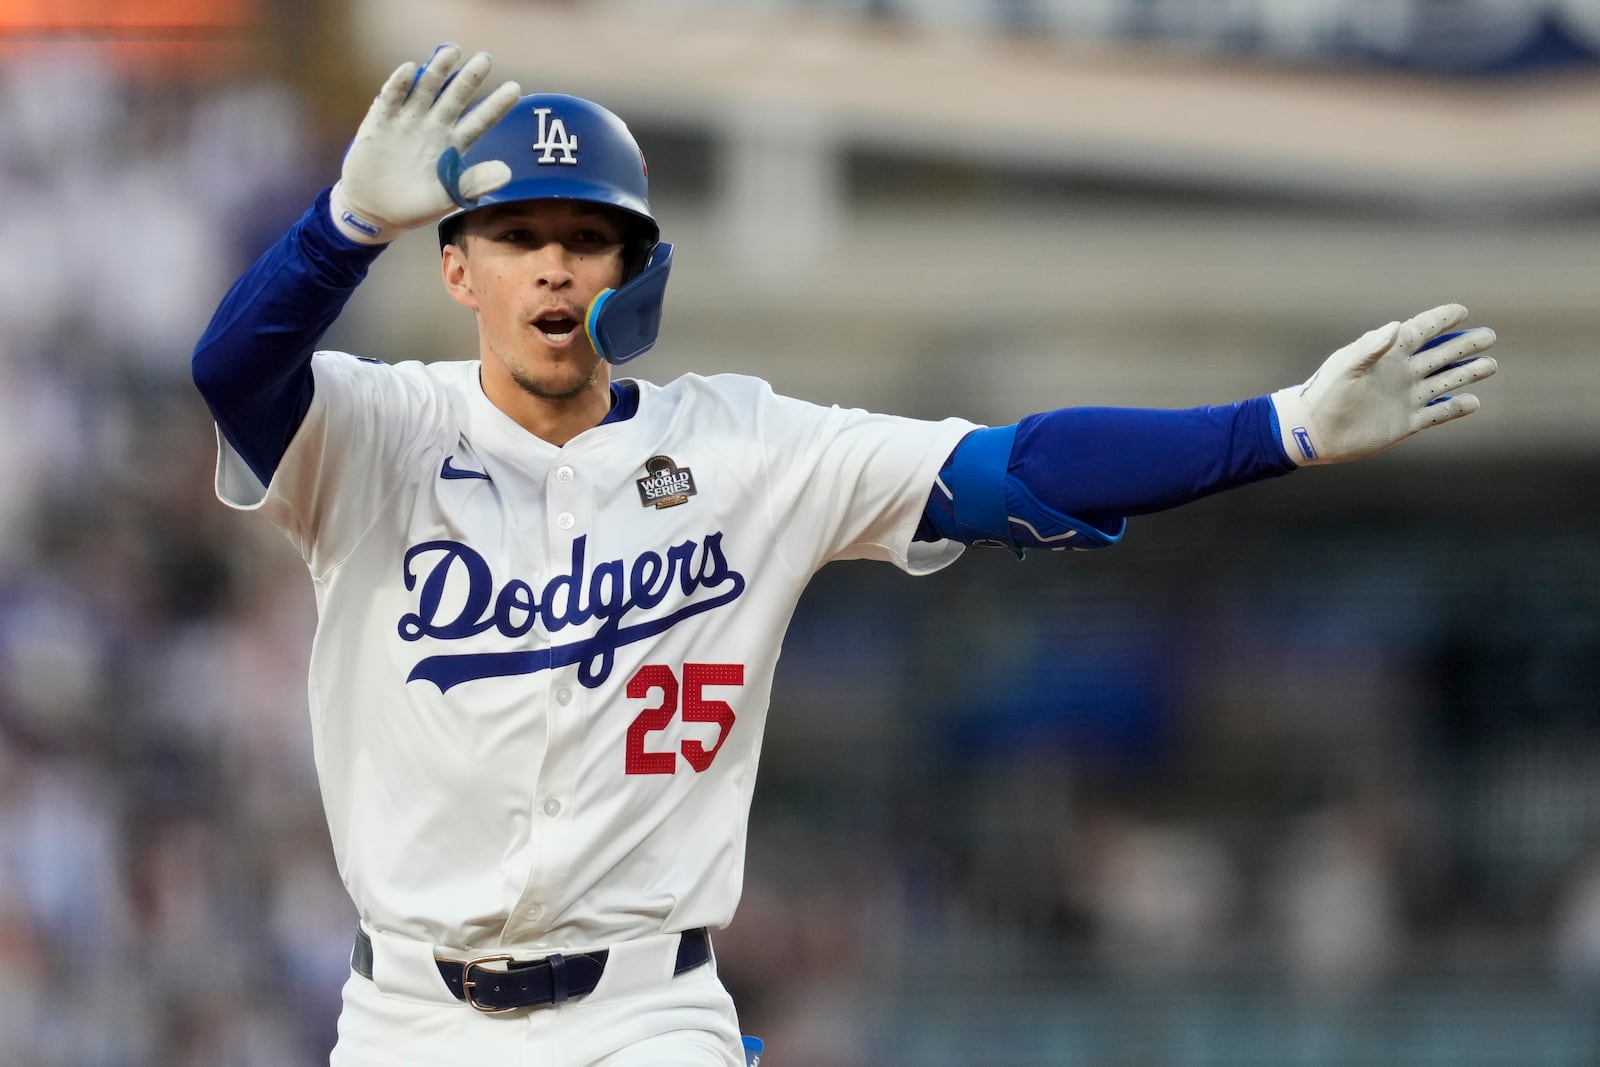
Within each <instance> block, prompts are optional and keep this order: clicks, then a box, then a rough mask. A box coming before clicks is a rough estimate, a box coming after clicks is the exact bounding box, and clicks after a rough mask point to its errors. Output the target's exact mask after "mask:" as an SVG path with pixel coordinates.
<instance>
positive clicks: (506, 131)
mask: <svg viewBox="0 0 1600 1067" xmlns="http://www.w3.org/2000/svg"><path fill="white" fill-rule="evenodd" d="M491 159H498V160H503V161H504V162H505V163H506V165H507V166H509V167H510V168H511V180H510V181H509V182H507V183H506V184H505V185H503V186H501V187H500V188H498V189H496V190H494V191H493V192H490V193H485V194H484V195H483V196H480V197H478V198H477V199H476V200H467V199H465V198H464V197H463V196H462V195H461V190H460V186H459V178H460V175H461V172H462V171H464V170H466V169H467V168H468V167H470V166H472V165H473V164H475V163H481V162H483V161H485V160H491ZM439 180H440V181H441V182H443V183H444V186H445V188H446V189H448V190H449V191H450V196H451V198H452V199H454V200H455V202H456V203H457V204H458V205H460V210H459V211H455V212H453V213H451V214H449V215H446V216H445V217H444V218H443V219H441V220H439V244H440V246H441V247H443V246H444V245H446V244H449V243H450V242H451V241H452V240H453V239H454V237H455V233H456V230H457V228H458V226H459V224H460V220H461V219H462V217H463V216H465V215H466V214H468V213H469V212H472V211H476V210H479V209H480V208H486V207H492V206H494V205H496V204H512V203H519V202H521V201H525V200H578V201H583V202H585V203H590V204H602V205H605V206H607V207H610V208H614V209H616V210H617V211H619V212H621V213H622V215H623V218H624V221H625V223H626V230H627V236H626V238H625V242H624V249H623V279H624V284H623V285H622V287H621V288H619V289H616V290H610V289H608V290H606V291H605V292H604V293H602V294H600V296H599V297H598V298H596V300H595V303H594V305H593V306H591V307H590V309H589V314H588V316H587V323H586V324H587V326H588V329H589V334H590V337H591V339H592V340H593V341H594V344H595V350H596V351H597V352H598V353H599V354H600V355H601V356H602V357H603V358H605V359H607V360H609V361H610V362H612V363H623V362H626V361H627V360H629V359H632V358H633V357H634V356H637V355H641V354H642V353H644V352H645V351H646V350H647V349H649V348H650V346H651V345H653V344H654V343H655V339H656V333H657V331H658V330H659V328H660V324H661V308H662V303H663V302H664V300H665V296H666V293H665V290H666V285H667V272H668V270H669V269H670V267H671V262H672V246H671V245H670V244H666V243H664V242H662V241H661V229H660V227H659V226H657V225H656V220H655V216H654V215H652V214H651V213H650V182H649V170H648V168H647V167H646V165H645V161H644V153H643V152H642V151H640V149H639V143H638V142H637V141H635V140H634V138H633V134H632V133H631V132H630V131H629V130H628V127H627V125H626V124H625V123H623V121H622V120H621V119H620V118H618V117H617V116H616V115H614V114H612V113H611V112H610V111H608V110H606V109H605V108H603V107H601V106H600V105H599V104H596V103H594V102H592V101H589V100H584V99H581V98H579V97H576V96H567V95H565V94H563V93H534V94H531V95H529V96H524V97H523V98H522V99H520V100H518V101H517V102H516V104H515V105H514V106H513V107H512V109H511V110H510V111H509V112H508V113H507V114H506V116H505V117H504V118H502V119H501V120H500V121H499V122H497V123H495V124H494V125H493V126H491V127H490V128H489V129H488V131H487V132H485V133H484V135H483V136H482V137H480V138H479V139H478V140H477V141H476V142H475V143H474V144H473V145H472V146H471V147H469V148H468V149H467V151H466V152H465V153H464V154H458V153H456V152H455V151H454V150H453V149H452V150H450V151H447V152H446V153H445V154H444V156H443V157H442V158H441V159H440V160H439Z"/></svg>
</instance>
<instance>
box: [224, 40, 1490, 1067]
mask: <svg viewBox="0 0 1600 1067" xmlns="http://www.w3.org/2000/svg"><path fill="white" fill-rule="evenodd" d="M489 72H490V60H489V58H488V57H487V56H486V55H484V54H482V53H479V54H477V55H474V56H472V57H470V58H467V59H465V60H463V55H462V53H461V51H460V50H459V49H457V48H455V47H454V46H443V47H441V48H439V49H438V50H437V51H436V52H435V53H434V55H433V56H432V57H431V58H430V59H429V60H428V61H427V62H426V63H425V64H422V65H421V66H420V68H419V67H418V65H416V64H412V63H407V64H405V65H402V66H401V67H400V68H399V69H398V70H396V71H395V72H394V74H393V75H392V76H391V77H390V78H389V79H388V81H387V82H386V83H385V84H384V86H383V88H382V90H381V91H380V92H379V93H378V95H377V98H376V100H375V101H374V102H373V105H372V108H371V110H370V111H369V113H368V114H367V116H366V118H365V120H364V121H363V122H362V124H361V126H360V129H359V130H358V132H357V134H356V137H355V140H354V141H353V143H352V144H351V146H350V149H349V152H348V154H347V155H346V157H345V160H344V163H343V167H342V171H341V174H340V177H339V180H338V181H337V183H336V184H334V185H333V186H332V187H331V188H330V189H329V190H326V191H324V192H323V193H322V194H321V195H320V196H319V197H318V199H317V201H316V203H315V204H313V205H312V207H311V208H310V210H308V211H307V213H306V214H305V216H304V217H303V218H301V219H300V220H299V222H297V223H296V224H295V225H294V226H293V227H292V228H291V229H290V231H289V232H288V233H287V234H286V235H285V236H284V237H283V238H282V239H281V240H280V241H279V242H278V243H277V244H276V245H275V246H274V247H272V248H271V249H269V250H268V251H267V252H266V253H265V254H264V255H263V256H262V258H261V259H260V260H258V261H257V262H256V264H255V265H254V266H252V267H251V268H250V269H249V270H248V271H247V272H246V273H245V275H244V276H243V277H242V278H241V279H240V280H239V281H238V282H237V283H236V284H235V286H234V287H233V289H232V290H231V291H230V292H229V293H228V295H227V296H226V297H225V298H224V300H223V301H222V304H221V306H220V307H219V309H218V310H217V313H216V316H215V318H214V319H213V320H212V322H211V324H210V326H209V327H208V328H207V330H206V332H205V335H204V336H203V337H202V338H201V340H200V342H199V344H198V345H197V347H196V349H195V352H194V357H193V373H194V378H195V381H196V384H197V386H198V387H199V389H200V391H201V393H202V394H203V396H204V397H205V400H206V402H207V404H208V405H209V407H210V410H211V412H212V414H213V416H214V418H215V420H216V423H217V426H218V430H219V453H220V455H219V462H218V467H217V492H218V494H219V496H220V497H221V498H222V499H223V500H224V501H225V502H227V503H228V504H230V505H232V506H234V507H237V508H243V509H247V510H258V511H260V513H261V514H262V515H263V516H265V517H266V518H267V519H268V520H269V521H271V522H272V523H273V524H274V525H276V526H277V527H278V528H279V529H281V530H282V531H283V532H284V534H286V535H287V536H288V537H289V539H290V540H291V541H292V542H293V544H294V545H295V547H296V548H297V549H298V550H299V552H300V553H301V555H302V556H303V557H304V559H305V562H306V565H307V567H308V568H309V570H310V574H311V579H312V582H313V584H314V586H315V591H316V600H317V607H318V614H319V623H318V628H317V633H316V637H315V641H314V645H313V651H312V657H311V668H310V701H311V714H312V727H313V739H314V744H315V752H316V761H317V770H318V773H319V776H320V782H321V788H322V794H323V800H324V804H325V807H326V812H327V818H328V825H329V829H330V831H331V835H332V841H333V847H334V851H335V854H336V858H337V861H338V868H339V872H340V874H341V876H342V878H343V880H344V883H345V885H346V887H347V888H348V889H349V892H350V896H351V898H352V899H353V900H354V902H355V905H356V908H357V910H358V912H359V915H360V929H359V931H358V932H357V934H356V941H355V948H354V951H353V954H352V966H351V977H350V979H349V981H348V983H347V985H346V986H345V989H344V1005H343V1012H342V1015H341V1019H340V1026H339V1039H338V1043H337V1046H336V1047H335V1049H334V1052H333V1057H332V1062H333V1063H334V1064H336V1065H339V1067H360V1065H367V1064H372V1065H378V1064H381V1065H384V1067H395V1065H410V1064H415V1065H419V1067H420V1065H429V1067H437V1065H440V1064H485V1063H490V1064H495V1063H506V1064H510V1063H538V1064H541V1065H572V1067H578V1065H591V1064H603V1065H607V1067H632V1065H644V1064H651V1065H656V1064H683V1065H691V1064H692V1065H706V1067H712V1065H737V1064H739V1063H742V1062H744V1059H745V1055H744V1052H743V1051H742V1049H741V1041H740V1032H739V1024H738V1020H737V1016H736V1014H735V1011H734V1007H733V1004H732V1003H731V1002H730V999H729V997H728V994H727V992H726V991H725V990H724V988H723V986H722V984H721V983H720V982H719V980H718V977H717V972H716V964H715V955H714V952H713V948H712V933H711V931H714V930H715V929H717V928H719V927H722V926H724V925H726V924H727V923H728V922H729V920H730V919H731V917H732V916H733V913H734V907H735V905H736V903H737V901H738V898H739V893H740V886H741V871H742V866H743V859H744V851H745V830H746V821H747V815H748V811H749V806H750V800H751V791H752V788H753V786H754V782H755V774H756V762H757V755H758V753H759V751H760V747H761V738H762V732H763V728H764V725H765V716H766V712H767V701H768V695H769V691H770V689H771V685H772V676H773V669H774V665H775V664H776V662H777V658H778V648H779V642H780V637H781V635H782V634H783V632H784V629H785V627H786V626H787V624H788V621H789V618H790V615H791V613H792V612H793V610H794V608H795V604H796V602H797V600H798V598H799V597H800V594H801V592H802V590H803V589H804V588H805V586H806V583H807V581H808V579H809V578H810V577H811V576H812V575H813V574H814V573H816V571H817V570H818V569H819V568H820V567H822V566H823V564H825V563H827V562H829V561H831V560H837V559H853V558H866V559H879V560H885V561H887V562H890V563H892V564H894V565H895V566H897V567H899V568H901V569H902V570H905V571H907V572H909V573H911V574H927V573H929V572H931V571H934V570H937V569H939V568H941V567H943V566H945V565H947V564H949V563H950V562H952V561H953V560H954V559H955V558H956V557H957V556H959V555H960V554H961V553H962V552H963V551H964V549H965V547H966V546H967V545H973V544H985V545H997V546H1003V547H1005V548H1007V549H1010V550H1012V551H1014V552H1016V553H1018V554H1021V553H1023V552H1025V551H1026V550H1027V549H1030V548H1074V549H1077V548H1098V547H1103V546H1106V545H1110V544H1113V543H1114V542H1116V541H1117V540H1118V539H1119V538H1120V537H1121V535H1122V532H1123V528H1124V525H1125V522H1126V517H1127V516H1130V515H1135V514H1140V513H1146V512H1151V511H1155V510H1159V509H1163V508H1169V507H1173V506H1175V505H1179V504H1182V503H1184V502H1186V501H1189V500H1193V499H1196V498H1198V497H1201V496H1204V495H1206V494H1208V493H1212V492H1216V491H1218V490H1222V489H1226V488H1229V487H1232V486H1238V485H1241V484H1244V483H1247V482H1252V481H1255V480H1258V479H1262V478H1265V477H1269V476H1273V475H1281V474H1285V473H1288V472H1290V471H1293V470H1295V469H1296V468H1298V467H1301V466H1306V465H1310V464H1322V463H1338V462H1343V461H1348V460H1354V459H1358V458H1361V457H1363V456H1368V455H1372V454H1374V453H1376V452H1379V451H1381V450H1383V449H1385V448H1387V447H1389V446H1390V445H1393V444H1395V443H1396V442H1398V441H1400V440H1402V439H1403V438H1406V437H1408V436H1410V435H1412V434H1414V433H1417V432H1419V431H1421V430H1423V429H1426V428H1428V427H1431V426H1436V425H1439V424H1442V423H1445V422H1449V421H1451V420H1453V419H1456V418H1459V417H1461V416H1464V415H1467V414H1470V413H1471V412H1472V411H1474V410H1476V409H1477V406H1478V401H1477V399H1476V398H1475V397H1474V396H1472V395H1470V394H1466V393H1460V392H1458V390H1459V389H1461V388H1462V387H1463V386H1466V385H1468V384H1470V383H1472V382H1476V381H1479V380H1481V379H1483V378H1486V377H1488V376H1489V375H1490V374H1492V373H1494V371H1495V363H1494V361H1493V360H1492V359H1490V358H1489V357H1488V356H1485V355H1484V354H1483V353H1484V351H1485V350H1486V349H1488V348H1489V347H1490V345H1491V344H1493V342H1494V339H1495V337H1494V334H1493V332H1492V331H1490V330H1488V329H1485V328H1481V327H1479V328H1473V329H1458V327H1459V326H1460V325H1461V323H1462V322H1463V320H1464V318H1465V315H1466V309H1464V308H1462V307H1460V306H1457V305H1444V306H1442V307H1438V308H1435V309H1433V310H1431V311H1427V312H1424V313H1422V314H1420V315H1417V316H1416V317H1414V318H1411V319H1409V320H1407V321H1404V322H1390V323H1389V324H1387V325H1385V326H1382V327H1379V328H1378V329H1375V330H1372V331H1371V332H1369V333H1366V334H1364V335H1362V336H1361V337H1359V338H1358V339H1356V340H1355V341H1354V342H1352V343H1351V344H1349V345H1347V346H1345V347H1343V348H1341V349H1339V350H1338V351H1337V352H1335V353H1333V355H1332V356H1330V357H1328V358H1327V360H1326V362H1324V363H1323V364H1322V366H1321V368H1320V369H1319V370H1318V371H1317V372H1316V373H1315V374H1313V375H1312V376H1311V378H1310V380H1308V381H1307V382H1305V383H1304V384H1303V385H1297V386H1294V387H1292V388H1289V389H1284V390H1281V391H1279V392H1276V393H1272V394H1270V395H1268V396H1261V397H1256V398H1253V399H1250V400H1246V401H1243V402H1241V403H1238V404H1233V405H1227V406H1223V407H1207V408H1198V409H1194V410H1188V411H1152V410H1137V409H1104V408H1099V409H1095V408H1067V409H1062V410H1059V411H1050V412H1043V413H1040V414H1037V415H1032V416H1029V417H1028V418H1025V419H1023V420H1022V421H1021V422H1020V423H1018V424H1016V425H1012V426H1004V427H979V426H976V425H974V424H973V423H970V422H967V421H964V420H962V419H955V418H952V419H948V420H945V421H942V422H929V421H915V420H910V419H905V418H898V417H892V416H888V415H881V414H871V413H868V412H864V411H858V410H846V409H841V408H838V407H820V406H816V405H813V404H809V403H803V402H801V401H799V400H794V399H790V398H786V397H783V396H780V395H777V394H776V393H774V392H773V390H772V389H771V388H770V387H769V386H768V385H767V384H766V383H764V382H762V381H760V380H758V379H756V378H752V377H746V376H740V375H718V376H714V377H700V376H696V375H687V376H684V377H682V378H679V379H677V380H676V381H672V382H670V383H667V384H655V383H651V382H648V381H645V380H642V379H637V378H623V377H617V378H613V376H612V371H611V369H612V367H613V366H615V365H618V364H622V363H625V362H627V361H628V360H631V359H633V358H635V357H636V356H638V355H640V354H641V353H643V352H645V351H646V350H648V349H649V348H650V347H651V345H652V344H653V343H654V342H655V339H656V333H657V329H658V326H659V322H660V317H661V309H662V304H663V300H664V295H665V286H666V282H667V277H668V273H669V270H670V267H671V263H672V247H671V245H670V244H668V243H666V242H664V241H662V240H661V239H660V230H659V228H658V226H657V223H656V220H655V217H654V216H653V214H652V213H651V209H650V204H649V197H648V190H647V184H646V167H645V163H644V158H643V156H642V155H641V153H640V151H639V148H638V145H637V144H636V143H635V141H634V139H633V137H632V135H631V134H630V133H629V131H628V129H627V127H626V126H625V125H624V124H623V123H622V122H621V121H620V120H619V119H618V118H617V117H616V116H615V115H613V114H611V113H610V112H608V111H606V110H605V109H603V108H601V107H599V106H597V105H595V104H593V103H590V102H588V101H585V100H581V99H577V98H574V97H570V96H561V95H547V94H536V95H532V96H521V95H520V92H521V91H520V89H519V88H518V87H517V86H516V85H515V84H513V83H509V82H508V83H505V84H502V85H500V86H499V87H498V88H495V89H493V91H491V92H489V93H488V94H487V95H486V96H485V97H483V98H482V99H481V100H478V102H477V103H476V105H474V103H473V102H474V100H475V99H477V98H478V94H479V90H480V89H481V88H483V87H484V85H485V84H486V79H487V78H488V75H489ZM432 224H437V228H438V234H439V240H440V246H441V256H440V264H441V276H442V280H443V285H444V289H445V291H446V293H448V295H449V296H450V297H451V299H453V300H455V301H456V302H457V303H458V304H460V305H462V306H463V307H465V308H467V309H469V310H470V311H471V312H472V314H473V315H474V316H475V318H476V320H477V333H478V354H477V358H476V359H472V360H465V361H457V362H448V361H445V362H434V363H427V364H424V363H416V362H407V363H398V364H393V365H391V364H388V363H385V362H381V361H380V360H379V359H375V358H370V357H367V356H355V355H348V354H344V353H340V352H331V351H317V350H316V349H315V346H316V342H317V340H318V338H319V337H320V336H321V335H322V333H323V332H324V331H325V329H326V328H327V327H328V325H329V324H330V323H331V322H332V321H333V320H334V318H335V317H336V316H337V315H338V314H339V311H340V309H341V307H342V306H343V304H344V302H345V300H346V299H347V298H348V297H349V295H350V293H351V292H352V291H353V290H354V289H355V287H356V286H357V285H358V284H359V283H360V281H361V280H362V277H363V275H364V273H365V271H366V269H367V267H368V265H369V264H370V263H371V262H372V261H373V259H374V258H375V257H376V256H377V255H378V254H379V253H380V252H381V251H382V249H383V248H384V246H385V245H386V244H387V243H388V242H389V241H390V240H392V239H393V238H394V237H395V236H397V235H398V234H400V233H401V232H403V231H405V230H407V229H411V228H414V227H420V226H425V225H432ZM1430 346H1431V347H1430Z"/></svg>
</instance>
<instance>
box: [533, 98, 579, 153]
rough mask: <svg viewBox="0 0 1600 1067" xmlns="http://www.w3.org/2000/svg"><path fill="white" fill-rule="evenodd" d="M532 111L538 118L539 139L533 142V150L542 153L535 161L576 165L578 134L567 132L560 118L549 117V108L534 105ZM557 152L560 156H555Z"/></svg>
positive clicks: (565, 125)
mask: <svg viewBox="0 0 1600 1067" xmlns="http://www.w3.org/2000/svg"><path fill="white" fill-rule="evenodd" d="M533 113H534V114H535V115H537V116H538V118H539V139H538V140H537V141H535V142H533V150H534V151H535V152H542V153H543V154H542V155H540V156H539V158H538V160H537V162H539V163H559V164H562V165H564V166H573V167H575V166H577V165H578V135H577V134H575V133H568V132H567V124H566V123H565V122H563V121H562V120H561V119H559V118H553V119H552V118H549V115H550V108H547V107H536V108H534V109H533ZM547 119H548V121H546V120H547ZM558 152H559V153H560V154H561V155H560V158H557V156H556V153H558Z"/></svg>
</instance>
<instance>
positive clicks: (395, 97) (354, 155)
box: [331, 44, 522, 244]
mask: <svg viewBox="0 0 1600 1067" xmlns="http://www.w3.org/2000/svg"><path fill="white" fill-rule="evenodd" d="M493 65H494V63H493V61H492V60H491V59H490V58H489V54H488V53H487V52H477V53H475V54H474V55H473V56H472V57H471V58H470V59H468V60H467V61H466V62H464V63H463V62H462V61H461V49H459V48H457V47H456V46H455V45H453V44H442V45H440V46H439V47H438V48H437V49H435V50H434V53H433V55H432V56H431V57H430V58H429V59H428V62H426V63H424V64H423V65H422V66H421V67H420V68H419V67H418V66H417V64H415V63H402V64H401V65H400V66H399V67H398V68H396V70H395V72H394V73H393V74H391V75H389V80H388V81H386V82H384V84H383V88H382V89H380V90H379V91H378V95H377V98H376V99H374V100H373V101H372V107H371V108H370V109H369V110H368V111H367V117H366V118H365V119H363V120H362V122H361V126H360V128H359V129H358V130H357V131H356V137H355V140H354V141H352V142H351V143H350V150H349V151H348V152H346V153H345V157H344V166H343V168H342V170H341V172H340V176H339V181H338V183H337V184H336V185H334V187H333V196H332V201H331V206H332V210H333V217H334V222H335V224H336V225H337V226H338V227H339V230H340V232H341V233H343V234H344V235H345V236H346V237H349V238H350V239H351V240H352V241H356V242H359V243H361V244H384V243H386V242H388V241H392V240H394V239H395V238H396V237H398V236H400V234H401V233H402V232H404V231H406V230H409V229H414V228H415V227H418V226H423V225H426V224H427V223H430V222H433V221H435V220H436V219H439V218H441V217H442V216H444V215H445V214H446V213H447V212H449V211H451V210H453V209H454V208H455V206H456V205H457V204H458V203H460V202H461V201H463V200H464V201H467V202H470V201H472V200H475V199H477V198H478V197H480V196H482V195H483V194H485V193H489V192H493V191H494V190H496V189H498V188H500V187H501V186H502V185H504V184H505V183H506V182H508V181H510V180H511V168H510V167H509V166H508V165H507V164H506V163H504V162H503V161H501V160H487V161H485V162H483V163H479V164H477V165H476V166H473V167H469V168H468V169H467V170H465V171H463V172H461V173H460V174H459V175H456V174H455V173H454V170H453V165H459V161H460V158H461V154H462V153H463V152H465V151H466V150H467V149H468V148H469V147H471V145H472V144H473V143H474V142H475V141H477V140H478V138H479V137H481V136H483V134H484V132H485V131H487V130H488V129H489V127H491V126H493V125H494V124H495V123H496V122H498V121H499V120H500V119H501V118H502V117H503V116H504V115H505V114H506V112H508V111H510V110H511V108H512V106H513V105H515V104H516V102H517V97H518V96H520V95H521V93H522V90H521V88H519V87H518V85H517V83H516V82H511V81H508V82H505V83H503V84H501V85H500V86H499V87H498V88H496V89H495V90H494V91H493V92H492V93H490V94H489V95H488V96H487V97H485V98H484V99H483V101H482V102H480V103H479V104H477V105H476V106H472V100H473V97H474V96H476V95H477V92H478V90H479V89H480V88H482V86H483V83H484V81H485V80H486V79H487V78H488V77H489V71H490V70H491V68H492V67H493ZM441 161H444V162H445V167H444V168H443V169H441V166H440V163H441ZM446 173H448V174H449V175H450V177H451V180H452V181H453V182H454V183H455V184H456V188H454V189H451V188H447V187H446V186H445V184H444V181H443V180H442V179H441V175H443V174H446Z"/></svg>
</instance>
